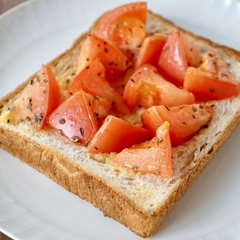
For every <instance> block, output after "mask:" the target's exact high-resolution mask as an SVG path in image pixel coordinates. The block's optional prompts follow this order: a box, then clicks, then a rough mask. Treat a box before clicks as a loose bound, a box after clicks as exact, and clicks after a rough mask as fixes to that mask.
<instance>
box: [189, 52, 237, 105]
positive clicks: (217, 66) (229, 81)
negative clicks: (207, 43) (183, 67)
mask: <svg viewBox="0 0 240 240" xmlns="http://www.w3.org/2000/svg"><path fill="white" fill-rule="evenodd" d="M184 88H185V89H187V90H188V91H191V92H192V93H193V94H194V95H195V98H196V100H198V101H208V100H221V99H226V98H230V97H235V96H238V95H239V84H238V82H237V81H236V80H235V79H234V77H233V75H232V74H231V73H230V72H229V70H228V66H227V65H226V63H225V62H224V61H223V60H222V59H221V57H220V55H219V54H218V53H217V51H216V50H215V49H210V50H209V51H208V52H207V53H206V54H205V56H204V57H203V61H202V64H201V65H200V67H199V68H194V67H189V68H188V69H187V71H186V73H185V78H184Z"/></svg>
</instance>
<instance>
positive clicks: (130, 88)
mask: <svg viewBox="0 0 240 240" xmlns="http://www.w3.org/2000/svg"><path fill="white" fill-rule="evenodd" d="M169 93H171V97H169ZM123 100H124V102H125V103H126V105H127V106H128V107H129V109H130V110H132V111H133V110H135V109H136V107H137V106H139V105H140V106H141V107H143V108H148V107H151V106H153V105H160V104H163V105H166V106H168V107H171V106H178V105H182V104H190V103H193V102H194V101H195V98H194V95H193V94H192V93H190V92H188V91H186V90H185V89H180V88H178V87H176V86H175V85H174V84H172V83H170V82H168V81H166V80H165V79H164V78H163V77H162V76H161V75H159V74H158V72H157V69H156V68H155V67H154V66H152V65H151V64H145V65H143V66H142V67H140V68H139V69H138V70H137V71H135V72H134V74H133V75H132V76H131V77H130V78H129V80H128V83H127V84H126V86H125V89H124V92H123Z"/></svg>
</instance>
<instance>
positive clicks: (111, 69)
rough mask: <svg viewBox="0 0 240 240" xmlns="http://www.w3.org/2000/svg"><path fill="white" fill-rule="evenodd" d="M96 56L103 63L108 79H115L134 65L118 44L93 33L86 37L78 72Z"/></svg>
mask: <svg viewBox="0 0 240 240" xmlns="http://www.w3.org/2000/svg"><path fill="white" fill-rule="evenodd" d="M95 58H99V59H100V61H101V62H102V63H103V65H104V67H105V69H106V79H107V80H108V81H113V80H114V79H115V78H116V76H118V74H119V73H120V72H123V71H124V70H126V69H127V68H128V67H130V66H131V65H132V63H131V62H130V61H129V59H128V58H127V56H125V55H124V53H123V52H122V51H121V50H119V49H118V48H117V47H116V46H114V45H112V44H111V43H109V42H107V41H105V40H103V39H100V38H99V37H97V36H95V35H94V34H92V35H89V36H88V37H87V38H86V40H85V41H84V43H83V45H82V48H81V50H80V53H79V57H78V67H77V73H79V72H80V71H82V70H83V69H84V68H86V67H88V66H89V63H90V62H92V61H93V60H94V59H95Z"/></svg>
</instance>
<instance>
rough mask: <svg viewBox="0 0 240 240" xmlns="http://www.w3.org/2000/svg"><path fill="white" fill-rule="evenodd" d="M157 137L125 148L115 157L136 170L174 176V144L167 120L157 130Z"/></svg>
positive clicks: (118, 161)
mask: <svg viewBox="0 0 240 240" xmlns="http://www.w3.org/2000/svg"><path fill="white" fill-rule="evenodd" d="M155 135H156V137H154V138H152V139H151V140H149V141H145V142H142V143H140V144H137V145H134V146H132V147H130V148H125V149H124V150H122V151H121V152H120V153H118V154H116V155H115V156H114V157H113V159H112V160H113V161H114V162H116V163H118V164H119V165H120V166H124V167H127V168H130V169H132V170H133V171H136V172H142V173H154V174H158V175H160V176H162V177H166V178H170V177H172V176H173V170H172V146H171V141H170V135H169V123H168V122H165V123H163V124H162V125H161V126H159V128H157V130H156V134H155Z"/></svg>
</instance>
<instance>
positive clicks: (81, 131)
mask: <svg viewBox="0 0 240 240" xmlns="http://www.w3.org/2000/svg"><path fill="white" fill-rule="evenodd" d="M80 133H81V135H82V136H83V135H84V129H83V128H80Z"/></svg>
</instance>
